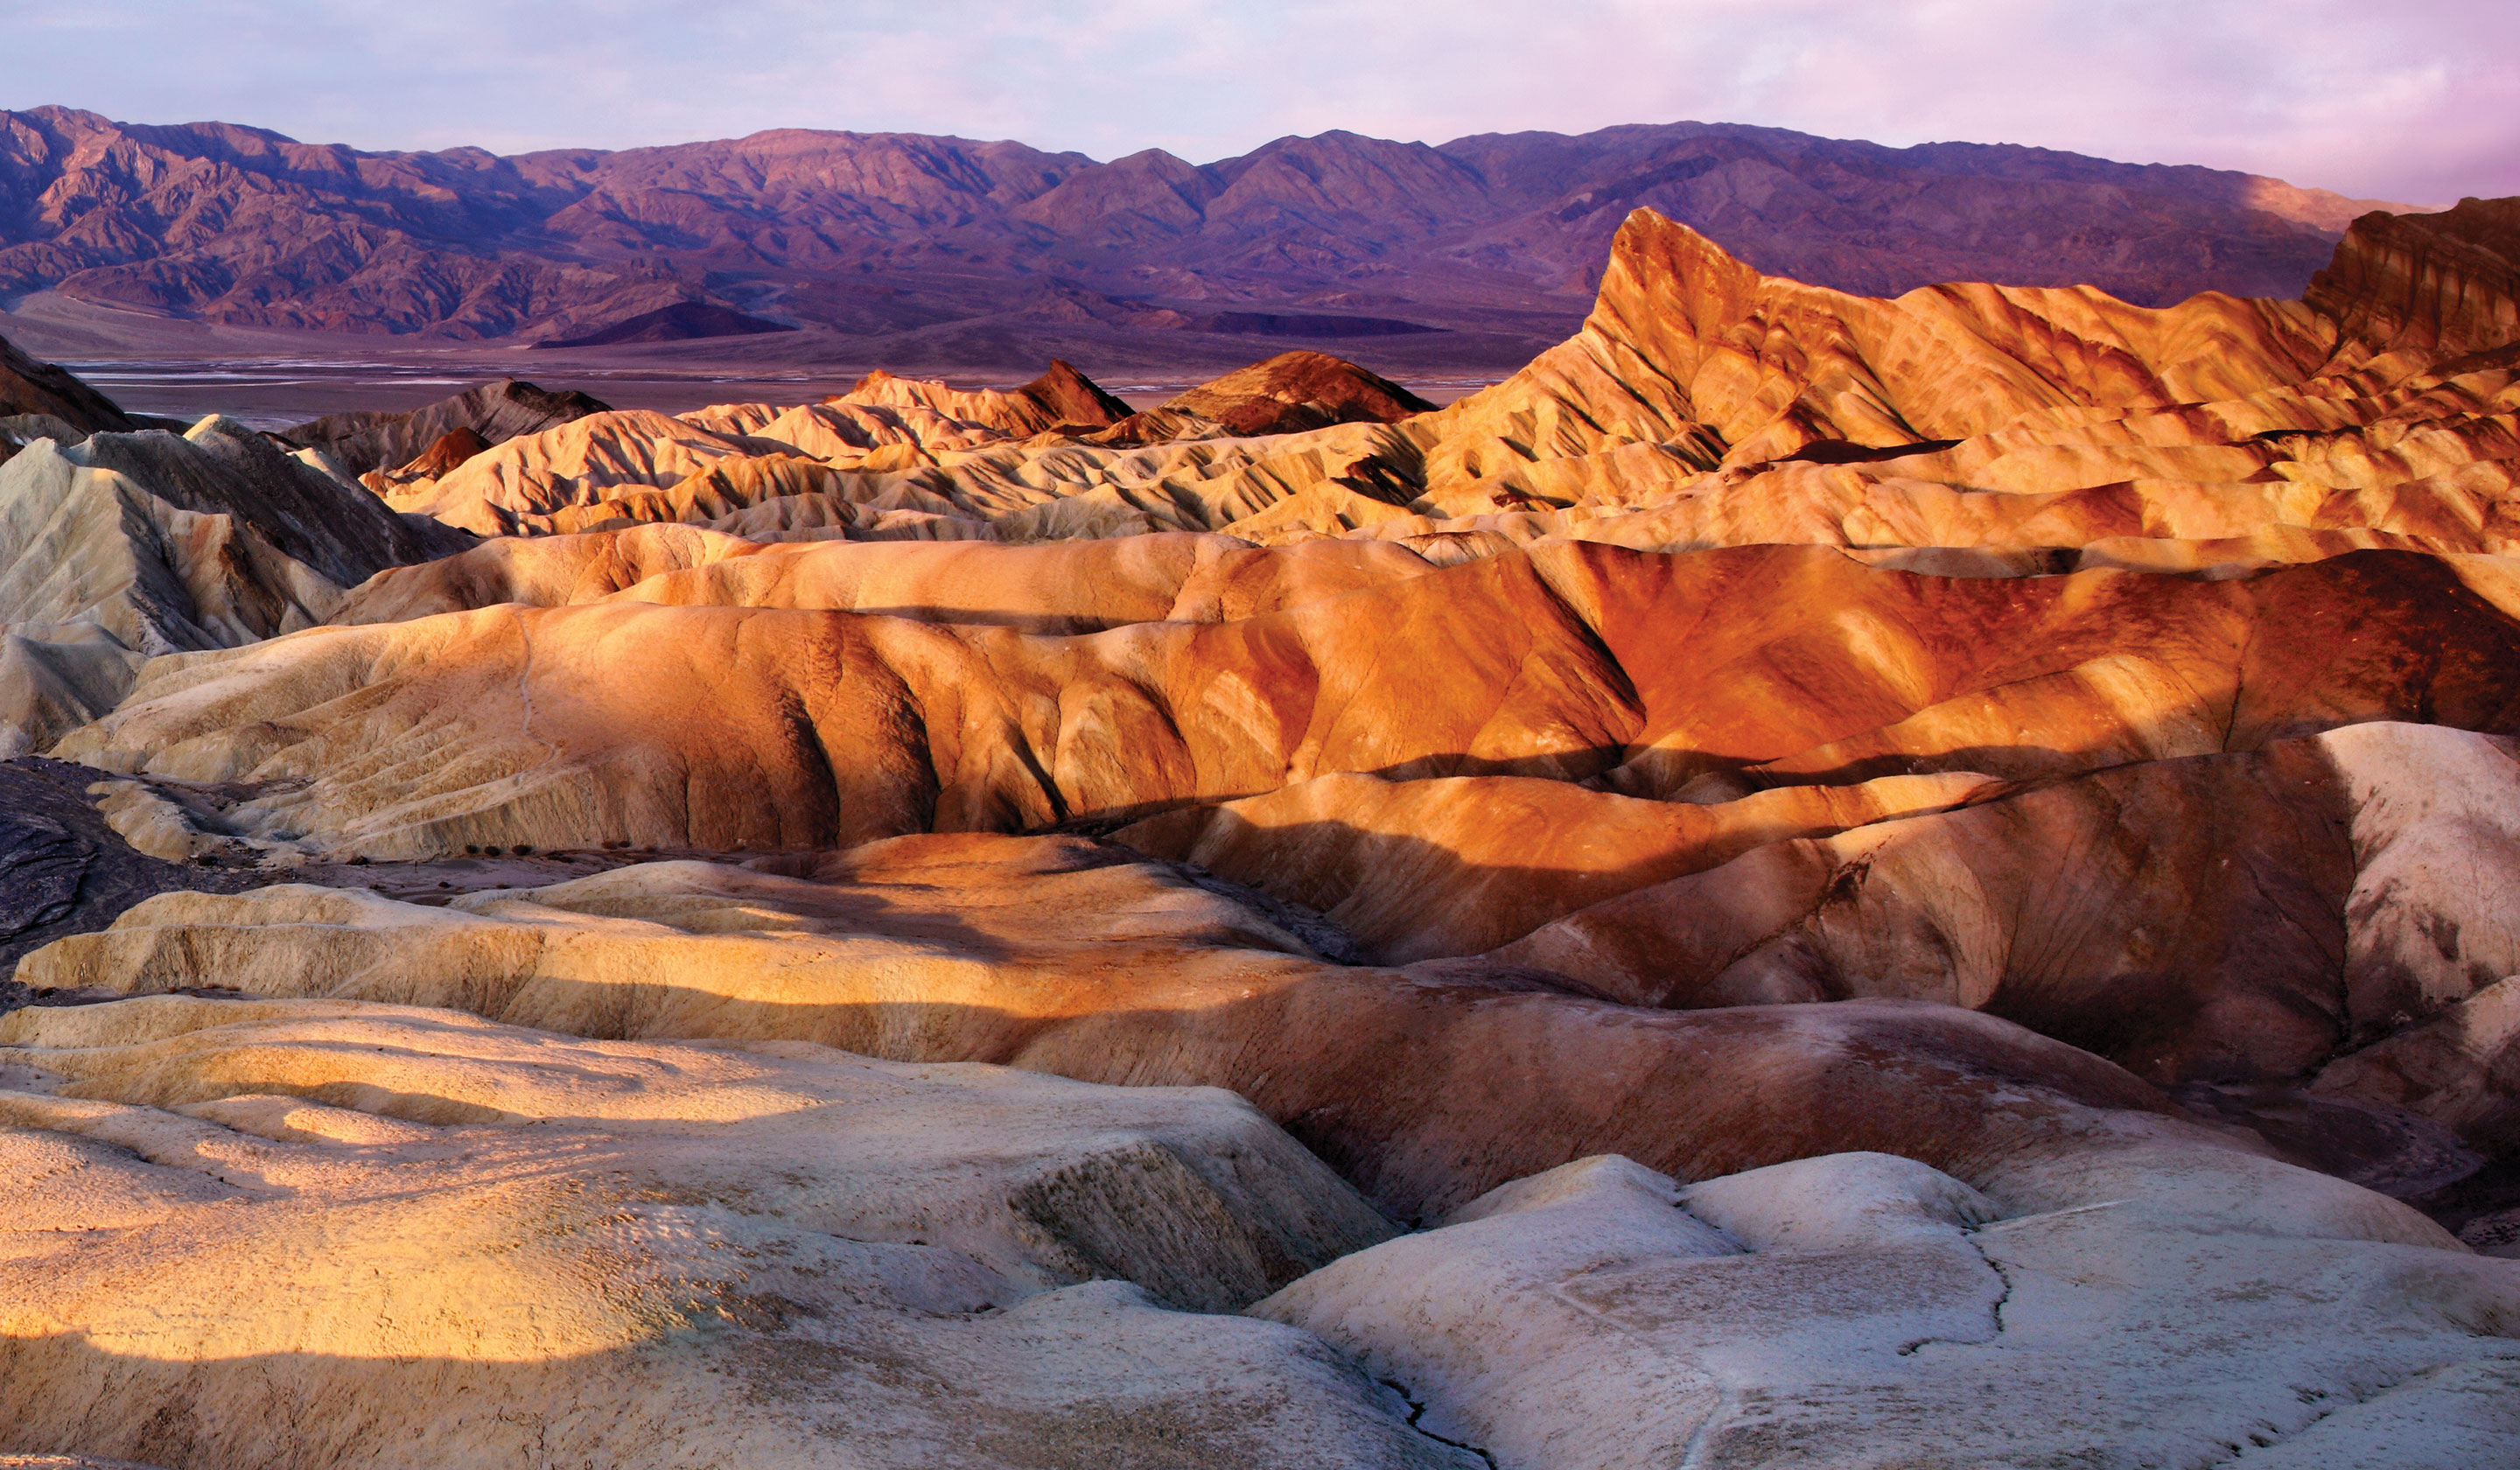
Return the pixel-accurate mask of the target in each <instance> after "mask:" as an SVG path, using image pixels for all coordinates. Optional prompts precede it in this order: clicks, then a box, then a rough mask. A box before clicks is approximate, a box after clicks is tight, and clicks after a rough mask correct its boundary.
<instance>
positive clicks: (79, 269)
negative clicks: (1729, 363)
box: [0, 108, 2387, 463]
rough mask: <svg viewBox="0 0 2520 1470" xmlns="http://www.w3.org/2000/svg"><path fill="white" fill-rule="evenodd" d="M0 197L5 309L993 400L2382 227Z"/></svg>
mask: <svg viewBox="0 0 2520 1470" xmlns="http://www.w3.org/2000/svg"><path fill="white" fill-rule="evenodd" d="M0 179H6V180H8V181H9V182H8V183H7V185H6V186H5V189H0V212H5V213H6V214H7V215H8V216H9V217H10V218H12V219H13V220H14V221H17V222H18V224H17V226H16V228H15V229H13V232H12V234H11V236H10V240H11V244H10V245H8V246H7V247H6V248H5V249H0V290H6V291H7V292H9V293H10V294H12V295H16V294H20V293H22V292H26V291H30V290H58V291H60V292H62V293H63V294H65V295H67V296H69V297H72V298H74V299H78V300H82V301H91V302H96V303H100V304H105V305H112V306H144V307H147V308H150V309H153V310H160V311H175V312H180V313H184V314H187V315H193V316H198V317H201V318H203V319H207V320H212V321H222V322H237V323H249V324H254V325H259V326H271V327H305V328H320V329H325V330H331V331H357V332H372V333H393V334H421V335H425V336H429V337H437V338H453V339H477V338H485V337H489V338H496V337H509V336H524V337H528V338H535V339H557V340H569V339H580V340H583V339H590V338H603V337H606V336H607V335H608V334H612V333H615V332H620V333H627V334H631V335H637V334H640V333H641V332H643V331H645V330H649V327H652V326H654V325H656V324H662V323H668V322H672V321H675V320H678V319H682V318H691V317H694V316H696V315H700V316H706V317H708V318H710V319H714V320H719V321H725V320H729V319H734V318H739V317H741V318H748V319H753V320H760V319H763V318H764V317H765V315H766V317H768V318H774V319H776V325H781V326H786V325H789V324H804V325H807V326H809V327H811V328H815V329H818V330H817V332H816V333H814V334H808V335H806V336H799V337H798V338H796V339H795V340H797V341H800V342H803V341H807V340H809V339H810V338H819V340H820V341H822V342H824V343H826V344H828V343H829V342H830V341H831V339H832V334H840V335H842V336H845V337H852V338H856V339H858V342H859V345H858V346H857V347H856V349H855V351H856V352H857V353H860V354H867V353H872V354H873V355H876V356H877V358H878V359H879V360H886V361H894V362H904V363H907V362H913V361H922V360H923V361H949V360H950V361H958V362H960V363H962V364H963V365H966V366H970V365H973V359H972V354H973V353H975V352H977V353H979V354H982V355H988V356H990V365H1004V366H1013V365H1015V364H1019V363H1023V362H1037V361H1039V360H1040V356H1041V355H1043V354H1042V350H1041V349H1043V348H1045V347H1047V348H1049V349H1052V350H1056V349H1057V346H1058V344H1059V343H1060V342H1061V341H1071V342H1072V341H1075V340H1078V339H1080V338H1083V339H1086V340H1093V341H1097V342H1098V343H1102V344H1107V345H1109V346H1111V347H1112V348H1114V349H1116V350H1118V351H1122V352H1125V353H1127V354H1128V355H1129V356H1130V358H1131V359H1132V360H1148V359H1156V360H1165V359H1169V360H1174V361H1180V362H1184V363H1190V362H1198V361H1206V362H1218V361H1224V362H1236V361H1242V360H1247V359H1248V357H1249V356H1250V353H1249V350H1248V344H1249V342H1250V341H1251V340H1252V334H1260V335H1262V336H1276V337H1278V338H1280V339H1281V340H1283V341H1284V342H1285V343H1286V344H1287V345H1289V346H1294V345H1302V344H1303V343H1304V342H1305V341H1307V340H1318V339H1319V338H1320V337H1321V336H1322V335H1325V334H1358V333H1368V332H1379V333H1385V334H1388V333H1392V332H1395V331H1406V330H1410V329H1422V328H1430V327H1431V328H1439V329H1453V330H1452V331H1450V332H1447V333H1442V334H1425V333H1421V334H1417V335H1415V336H1411V337H1406V338H1403V337H1393V336H1386V337H1383V338H1382V340H1386V341H1400V340H1407V341H1412V342H1415V343H1418V344H1422V345H1421V346H1419V347H1418V348H1416V349H1415V350H1417V351H1418V352H1419V353H1421V354H1422V355H1425V356H1427V357H1428V358H1429V359H1430V360H1451V361H1458V362H1462V363H1465V364H1471V363H1475V364H1494V365H1495V366H1497V367H1498V368H1510V367H1511V366H1512V365H1513V364H1514V363H1517V362H1519V361H1521V360H1522V359H1523V358H1525V357H1527V356H1528V355H1529V353H1530V351H1531V349H1532V348H1533V347H1534V346H1537V345H1539V344H1541V343H1543V342H1545V341H1546V340H1548V339H1550V338H1552V337H1553V336H1554V335H1557V334H1561V333H1562V332H1563V330H1564V324H1566V323H1568V322H1570V321H1572V320H1573V319H1574V318H1575V317H1577V316H1579V315H1580V314H1581V313H1582V310H1583V298H1584V296H1585V295H1586V294H1587V293H1588V292H1589V291H1590V290H1591V289H1592V287H1593V286H1594V285H1595V283H1596V281H1597V280H1598V277H1597V275H1596V274H1595V273H1596V271H1597V270H1598V263H1599V260H1600V254H1601V247H1602V245H1604V243H1605V242H1606V241H1607V240H1608V239H1609V237H1610V235H1611V234H1612V233H1613V232H1614V231H1615V230H1616V229H1617V228H1618V225H1619V221H1620V220H1621V219H1622V218H1623V217H1624V216H1625V215H1626V214H1627V213H1628V212H1629V211H1630V210H1631V209H1634V208H1637V207H1641V206H1642V207H1652V208H1656V209H1659V210H1661V211H1662V212H1664V213H1666V214H1669V215H1670V216H1672V217H1674V218H1677V219H1682V220H1686V221H1688V222H1689V223H1691V224H1693V225H1696V226H1698V227H1699V228H1701V229H1704V230H1705V231H1707V232H1708V233H1709V234H1710V235H1712V236H1713V237H1714V238H1716V239H1718V240H1720V241H1722V242H1724V244H1725V245H1727V247H1729V248H1731V249H1733V251H1734V252H1735V253H1737V254H1740V255H1742V256H1743V257H1744V258H1746V259H1749V260H1751V261H1754V262H1755V263H1757V264H1758V265H1759V266H1760V267H1761V268H1762V269H1764V270H1767V271H1770V272H1775V273H1780V274H1787V275H1792V276H1795V277H1797V278H1799V279H1803V280H1809V281H1816V282H1820V283H1823V284H1826V285H1829V286H1834V287H1838V288H1841V289H1844V290H1858V291H1867V292H1873V293H1878V294H1884V295H1888V294H1895V293H1897V292H1900V291H1904V290H1910V289H1912V288H1913V287H1917V286H1921V285H1926V284H1929V283H1932V282H1938V281H1997V282H2003V283H2007V284H2013V285H2023V286H2063V285H2069V284H2075V283H2090V284H2093V285H2096V286H2098V287H2100V288H2101V289H2103V290H2109V291H2112V292H2114V293H2115V294H2117V295H2119V296H2121V297H2124V298H2125V299H2128V300H2133V301H2138V302H2142V303H2145V304H2168V303H2170V302H2173V301H2177V300H2181V299H2183V298H2184V297H2186V296H2189V295H2191V294H2193V293H2195V292H2197V291H2200V290H2226V291H2230V292H2233V293H2237V294H2247V295H2291V294H2294V293H2296V292H2298V291H2299V290H2300V289H2301V287H2302V284H2303V282H2305V281H2306V280H2307V279H2308V278H2309V277H2310V275H2311V273H2312V272H2313V271H2315V270H2317V269H2318V266H2319V265H2320V263H2321V262H2322V261H2324V260H2325V258H2326V256H2327V252H2328V249H2329V247H2330V246H2331V245H2333V243H2334V242H2335V240H2336V238H2337V236H2338V235H2339V234H2340V233H2341V232H2342V231H2343V230H2344V229H2345V227H2346V225H2347V224H2348V222H2349V221H2351V220H2352V219H2353V218H2354V216H2355V215H2357V214H2359V213H2361V212H2363V211H2364V210H2368V209H2371V208H2376V207H2387V206H2384V205H2381V204H2380V203H2379V202H2378V201H2374V200H2343V199H2340V198H2338V197H2336V196H2334V195H2331V194H2325V193H2323V192H2321V191H2317V190H2302V189H2296V188H2294V187H2292V186H2290V185H2287V184H2284V183H2282V182H2280V181H2278V180H2273V179H2265V178H2257V177H2253V176H2250V175H2246V174H2236V173H2228V172H2218V171H2215V170H2210V169H2202V168H2164V167H2139V166H2133V165H2127V164H2119V163H2110V162H2107V161H2104V160H2101V159H2096V158H2088V157H2081V156H2074V155H2070V154H2055V153H2048V152H2045V151H2041V150H2033V149H2020V148H1989V147H1972V146H1968V145H1952V144H1942V145H1930V146H1927V147H1922V148H1913V149H1886V148H1880V147H1877V146H1874V145H1871V144H1867V143H1850V142H1837V141H1832V140H1828V139H1821V138H1813V137H1808V136H1805V135H1801V134H1796V133H1789V132H1784V131H1780V130H1777V129H1768V128H1750V127H1736V126H1727V125H1720V124H1718V125H1709V124H1703V123H1676V124H1671V125H1667V126H1652V127H1623V128H1611V129H1607V130H1604V131H1602V132H1598V133H1593V134H1588V135H1586V136H1583V137H1580V138H1568V137H1562V136H1558V135H1554V134H1548V133H1523V134H1514V135H1508V136H1494V135H1489V136H1480V137H1472V138H1463V139H1459V140H1456V141H1454V142H1452V143H1447V144H1444V145H1441V146H1440V147H1432V148H1430V147H1428V146H1426V145H1424V144H1408V143H1395V142H1387V141H1383V140H1380V139H1373V138H1365V137H1360V136H1358V135H1356V134H1353V133H1344V132H1332V133H1327V134H1324V135H1322V136H1320V137H1316V138H1285V139H1280V140H1278V141H1277V142H1275V143H1271V144H1269V145H1267V146H1266V147H1264V148H1261V149H1259V150H1256V151H1254V152H1253V153H1251V154H1248V155H1245V156H1241V157H1238V158H1227V159H1221V160H1218V161H1216V162H1213V163H1206V164H1193V163H1191V162H1188V161H1185V160H1183V159H1180V158H1176V157H1173V156H1170V155H1168V154H1165V153H1162V152H1160V151H1155V150H1149V151H1147V152H1144V153H1139V154H1135V155H1132V156H1128V157H1125V158H1120V159H1117V160H1115V161H1112V162H1109V163H1097V162H1095V161H1093V160H1091V159H1089V158H1086V157H1084V156H1081V155H1078V154H1053V153H1044V152H1041V151H1039V150H1035V149H1031V148H1026V147H1024V146H1022V145H1020V144H1014V143H976V142H972V141H969V140H966V139H960V138H932V137H919V136H914V135H906V134H880V133H878V134H857V133H817V132H805V131H798V130H782V131H774V132H767V133H758V134H754V135H753V136H751V137H748V138H742V139H735V140H727V141H720V142H709V143H695V144H689V145H684V146H680V147H673V148H660V149H641V150H635V151H632V152H628V153H618V154H606V153H601V152H596V151H592V150H584V149H572V150H565V151H561V152H553V153H542V154H529V155H524V156H517V157H507V158H501V157H493V156H489V155H487V154H484V153H482V152H480V151H479V150H477V149H456V150H451V151H448V152H445V153H437V154H363V153H359V152H357V151H354V150H351V149H348V148H343V147H340V146H337V145H335V146H323V145H309V144H300V143H297V142H294V141H292V140H290V139H287V138H283V137H281V136H279V135H277V134H274V133H270V132H266V131H262V130H259V129H254V128H249V127H240V126H234V125H231V124H225V123H198V124H190V125H186V126H180V127H136V126H130V125H126V124H120V123H115V122H112V121H109V120H107V119H106V118H103V117H99V116H96V115H95V114H92V113H86V112H77V111H68V110H66V109H59V108H38V109H34V110H31V111H23V112H11V113H6V114H0ZM1325 298H1327V301H1326V300H1325ZM678 314H679V315H678ZM634 324H649V325H648V326H647V327H643V326H640V325H634ZM945 354H951V356H950V357H948V356H946V355H945ZM1000 354H1002V355H1004V356H1003V357H1001V356H999V355H1000ZM859 360H861V361H863V360H865V357H864V356H860V357H859ZM422 447H425V443H424V444H416V445H414V446H412V448H411V449H410V450H409V451H408V452H406V453H405V454H403V455H401V456H399V457H397V458H396V459H395V460H394V461H393V463H400V461H401V460H402V459H408V458H409V457H410V454H412V453H417V452H418V450H419V449H420V448H422Z"/></svg>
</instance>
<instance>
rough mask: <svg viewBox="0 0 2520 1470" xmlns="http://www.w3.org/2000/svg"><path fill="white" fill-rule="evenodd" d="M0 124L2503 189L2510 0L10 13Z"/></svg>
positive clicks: (583, 0) (232, 2)
mask: <svg viewBox="0 0 2520 1470" xmlns="http://www.w3.org/2000/svg"><path fill="white" fill-rule="evenodd" d="M0 33H5V34H6V35H7V36H8V38H9V40H8V44H7V47H6V50H5V52H0V108H13V109H14V108H26V107H32V106H37V105H40V104H46V103H53V104H60V105H63V106H68V107H77V108H84V109H87V110H88V111H96V112H102V113H104V114H106V115H108V116H110V117H113V118H116V119H118V120H121V121H126V122H189V121H200V120H205V119H217V120H220V121H226V122H241V123H249V124H252V125H255V126H259V127H267V128H272V129H275V130H277V131H279V132H283V133H286V134H288V135H290V136H291V137H293V138H297V139H300V140H303V141H307V142H319V143H347V144H350V145H352V146H354V147H358V148H363V149H431V148H449V147H455V146H459V145H465V144H471V145H476V146H479V147H484V148H489V149H492V150H494V151H497V152H500V153H518V152H524V151H527V150H531V149H537V148H562V147H593V148H627V147H638V146H642V145H649V144H663V143H683V142H691V141H694V140H697V139H703V138H725V137H736V136H741V135H742V134H744V133H748V132H753V131H756V130H759V129H762V128H771V127H815V128H847V129H856V130H860V131H900V132H918V133H953V134H959V135H961V136H964V137H969V138H1013V139H1018V140H1020V141H1022V142H1025V143H1029V144H1032V145H1034V146H1036V147H1040V148H1047V149H1053V150H1075V151H1077V152H1080V153H1084V154H1087V155H1090V156H1094V157H1097V158H1106V159H1107V158H1112V157H1116V156H1121V155H1123V154H1129V153H1134V152H1137V151H1138V150H1140V149H1145V148H1162V149H1166V150H1169V151H1170V152H1172V153H1175V154H1178V155H1180V156H1184V157H1187V158H1191V159H1193V161H1198V162H1206V161H1210V160H1213V159H1216V158H1220V157H1227V156H1234V155H1237V154H1240V153H1244V152H1247V151H1249V150H1250V149H1251V148H1253V147H1255V146H1257V145H1259V144H1261V143H1265V142H1267V141H1269V140H1270V139H1272V138H1279V137H1283V136H1286V135H1288V134H1312V133H1319V132H1325V131H1328V130H1329V129H1332V128H1346V129H1348V130H1350V131H1354V132H1359V133H1365V134H1369V135H1373V136H1376V137H1384V138H1400V139H1414V140H1420V141H1424V142H1429V143H1440V142H1443V141H1445V140H1447V139H1450V138H1455V137H1460V136H1463V135H1464V134H1469V133H1483V132H1515V131H1521V130H1525V129H1545V130H1549V131H1553V132H1567V133H1574V132H1585V131H1589V130H1591V129H1594V128H1598V127H1606V126H1610V125H1612V124H1616V123H1622V122H1671V121H1679V120H1683V119H1693V120H1697V121H1706V122H1749V123H1760V124H1765V125H1769V126H1775V127H1786V128H1794V129H1798V130H1801V131H1804V132H1810V133H1819V134H1822V135H1823V136H1828V137H1837V138H1866V139H1870V140H1872V141H1874V142H1879V143H1885V144H1890V145H1893V146H1905V145H1908V144H1913V143H1924V142H1941V141H1967V142H1979V143H2021V144H2030V145H2035V146H2039V147H2046V148H2055V149H2065V150H2070V151H2073V152H2077V153H2085V154H2093V155H2096V156H2102V157H2109V158H2117V159H2122V160H2126V161H2129V162H2138V163H2203V164H2208V165H2211V166H2215V167H2221V168H2238V169H2245V170H2247V171H2250V172H2253V173H2264V174H2272V175H2274V176H2275V177H2278V178H2283V179H2288V180H2290V181H2292V182H2293V183H2296V184H2301V185H2304V186H2308V187H2315V188H2324V189H2333V190H2336V191H2338V192H2340V193H2343V194H2347V195H2349V196H2353V197H2355V198H2361V199H2377V200H2392V201H2397V202H2404V203H2415V204H2447V203H2450V202H2453V200H2457V199H2458V198H2460V197H2461V196H2464V195H2484V196H2498V195H2514V194H2520V0H2177V3H2160V0H2080V3H2044V0H1915V3H1905V4H1903V3H1898V0H1405V3H1395V0H1269V3H1221V0H1057V3H1043V0H919V3H898V0H742V3H741V4H731V5H718V4H698V3H692V0H679V3H669V0H617V3H610V4H597V3H589V0H396V3H389V4H379V3H373V0H0Z"/></svg>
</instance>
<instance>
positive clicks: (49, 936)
mask: <svg viewBox="0 0 2520 1470" xmlns="http://www.w3.org/2000/svg"><path fill="white" fill-rule="evenodd" d="M102 775H103V773H101V772H98V771H96V770H94V769H93V768H91V767H87V766H73V765H69V764H67V762H63V761H48V760H44V759H42V758H41V757H37V756H21V757H19V758H18V759H16V760H12V761H0V1010H8V1009H11V1008H13V1007H15V1006H19V1005H22V1004H24V1003H26V1001H27V999H28V996H27V993H26V990H25V988H24V987H23V986H20V985H18V984H17V983H16V982H15V981H13V980H11V979H9V978H8V976H9V972H10V971H11V970H13V969H15V968H16V966H17V963H18V959H19V957H20V956H22V955H25V954H27V953H28V952H30V951H33V950H39V949H41V948H43V947H44V946H45V945H48V944H50V943H52V942H53V941H54V940H56V939H59V938H61V937H62V936H63V935H65V934H85V933H88V932H90V931H93V930H96V929H101V928H104V927H105V926H106V925H107V924H110V923H112V922H113V918H114V915H115V914H117V913H121V912H122V911H123V910H125V909H128V908H130V907H131V906H132V905H134V904H136V903H139V902H140V901H141V900H142V899H145V898H147V897H149V896H150V895H151V894H156V893H164V892H167V891H168V890H170V889H176V888H196V889H203V890H206V891H209V892H215V893H234V892H239V891H242V890H243V889H246V888H249V887H251V886H253V885H254V884H255V883H256V882H268V881H269V878H268V876H264V877H261V878H256V877H254V876H252V875H250V874H248V873H243V872H238V871H234V870H230V869H209V868H185V867H181V866H178V865H176V864H173V863H164V862H160V861H158V859H156V858H152V857H150V856H148V855H147V854H145V853H140V852H136V851H134V850H133V849H132V846H131V844H130V843H128V842H125V841H123V840H122V838H121V836H120V835H119V834H117V833H116V832H115V831H114V830H113V828H112V827H111V826H108V825H107V824H106V822H105V819H104V818H103V817H101V816H99V815H98V814H97V810H96V808H95V806H94V805H93V804H91V802H90V800H89V798H88V797H87V795H86V794H85V793H86V790H87V788H88V787H89V786H90V785H91V784H93V783H95V782H96V781H97V780H100V779H101V778H102Z"/></svg>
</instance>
